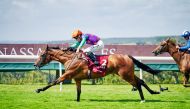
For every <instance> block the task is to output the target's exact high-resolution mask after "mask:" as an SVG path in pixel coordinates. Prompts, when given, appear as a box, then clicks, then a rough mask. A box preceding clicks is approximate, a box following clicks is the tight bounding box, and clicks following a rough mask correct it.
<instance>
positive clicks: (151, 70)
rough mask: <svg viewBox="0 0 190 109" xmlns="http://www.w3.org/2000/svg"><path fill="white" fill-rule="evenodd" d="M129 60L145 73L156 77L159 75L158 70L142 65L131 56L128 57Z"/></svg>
mask: <svg viewBox="0 0 190 109" xmlns="http://www.w3.org/2000/svg"><path fill="white" fill-rule="evenodd" d="M128 57H129V58H131V59H132V60H133V62H134V63H135V65H137V67H139V68H141V69H143V70H144V71H147V72H149V73H151V74H153V75H156V74H158V73H160V71H158V70H153V69H152V68H150V67H149V66H147V65H145V64H143V63H142V62H140V61H138V60H137V59H135V58H134V57H132V56H131V55H128Z"/></svg>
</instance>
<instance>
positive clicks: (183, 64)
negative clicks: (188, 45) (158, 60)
mask: <svg viewBox="0 0 190 109" xmlns="http://www.w3.org/2000/svg"><path fill="white" fill-rule="evenodd" d="M176 45H177V44H176V43H175V42H174V41H173V40H171V39H170V38H168V39H167V40H165V41H162V42H161V43H160V44H159V45H158V46H157V47H156V48H155V49H154V50H153V51H152V53H154V54H155V55H156V56H157V55H159V54H162V53H164V52H168V53H169V54H170V55H171V56H172V57H173V59H174V61H175V62H176V64H177V65H178V67H179V70H180V72H181V73H182V74H183V75H184V79H183V86H184V87H189V85H188V84H187V83H188V80H189V75H190V55H189V53H186V52H179V51H178V49H177V48H176Z"/></svg>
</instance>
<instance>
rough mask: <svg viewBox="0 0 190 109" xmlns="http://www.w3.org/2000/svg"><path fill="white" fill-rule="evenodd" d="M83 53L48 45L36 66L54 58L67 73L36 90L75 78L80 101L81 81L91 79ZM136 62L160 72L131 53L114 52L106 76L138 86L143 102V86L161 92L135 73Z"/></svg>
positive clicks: (39, 90)
mask: <svg viewBox="0 0 190 109" xmlns="http://www.w3.org/2000/svg"><path fill="white" fill-rule="evenodd" d="M83 54H84V53H83V52H82V51H80V52H79V53H76V52H75V51H71V50H69V49H55V48H52V47H48V46H47V47H46V49H45V50H43V51H42V53H41V54H40V55H39V58H38V59H37V60H36V61H35V63H34V66H35V67H36V68H37V69H40V67H42V66H44V65H45V64H47V63H49V62H51V61H52V60H54V61H59V62H61V63H62V64H64V66H65V68H66V70H65V73H64V74H63V75H62V76H61V77H59V78H58V79H57V80H55V81H53V82H52V83H50V84H49V85H47V86H45V87H43V88H39V89H37V90H36V92H37V93H40V92H41V91H45V90H47V89H48V88H50V87H51V86H54V85H56V84H59V83H60V82H63V81H64V80H65V79H74V80H75V82H76V88H77V101H80V94H81V81H82V80H83V79H89V71H88V70H89V68H88V61H87V60H86V59H85V57H83V56H84V55H83ZM134 64H136V65H137V66H138V67H139V68H141V69H143V70H145V71H147V72H149V73H152V74H157V73H158V72H157V71H156V70H153V69H151V68H150V67H148V66H147V65H145V64H143V63H141V62H139V61H138V60H136V59H135V58H133V57H132V56H130V55H122V54H112V55H109V56H108V63H107V66H106V67H107V69H106V73H105V75H104V76H106V75H108V74H117V75H118V76H120V77H121V78H122V79H124V80H125V81H127V82H129V83H130V84H131V85H133V86H134V87H136V88H137V90H138V91H139V94H140V98H141V102H145V99H144V95H143V92H142V88H141V86H144V87H145V88H146V89H147V90H148V91H149V93H151V94H159V93H160V92H157V91H153V90H152V89H150V88H149V87H148V86H147V84H146V83H145V82H144V81H143V80H141V79H140V78H138V77H137V76H136V75H135V74H134ZM90 77H91V78H90V79H94V78H99V77H102V75H101V74H99V73H95V72H93V71H92V73H91V76H90Z"/></svg>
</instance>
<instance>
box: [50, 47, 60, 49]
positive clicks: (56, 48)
mask: <svg viewBox="0 0 190 109" xmlns="http://www.w3.org/2000/svg"><path fill="white" fill-rule="evenodd" d="M48 49H61V48H60V47H59V46H56V47H48Z"/></svg>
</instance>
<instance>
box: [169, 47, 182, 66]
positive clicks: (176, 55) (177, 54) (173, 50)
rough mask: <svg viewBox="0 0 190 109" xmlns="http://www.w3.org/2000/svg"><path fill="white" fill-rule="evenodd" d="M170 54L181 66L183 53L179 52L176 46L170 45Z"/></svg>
mask: <svg viewBox="0 0 190 109" xmlns="http://www.w3.org/2000/svg"><path fill="white" fill-rule="evenodd" d="M168 49H169V51H168V52H169V54H170V55H171V56H172V57H173V59H174V60H175V62H176V63H177V64H178V65H179V64H180V61H181V53H180V52H178V50H177V48H176V46H175V45H173V44H169V47H168Z"/></svg>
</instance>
